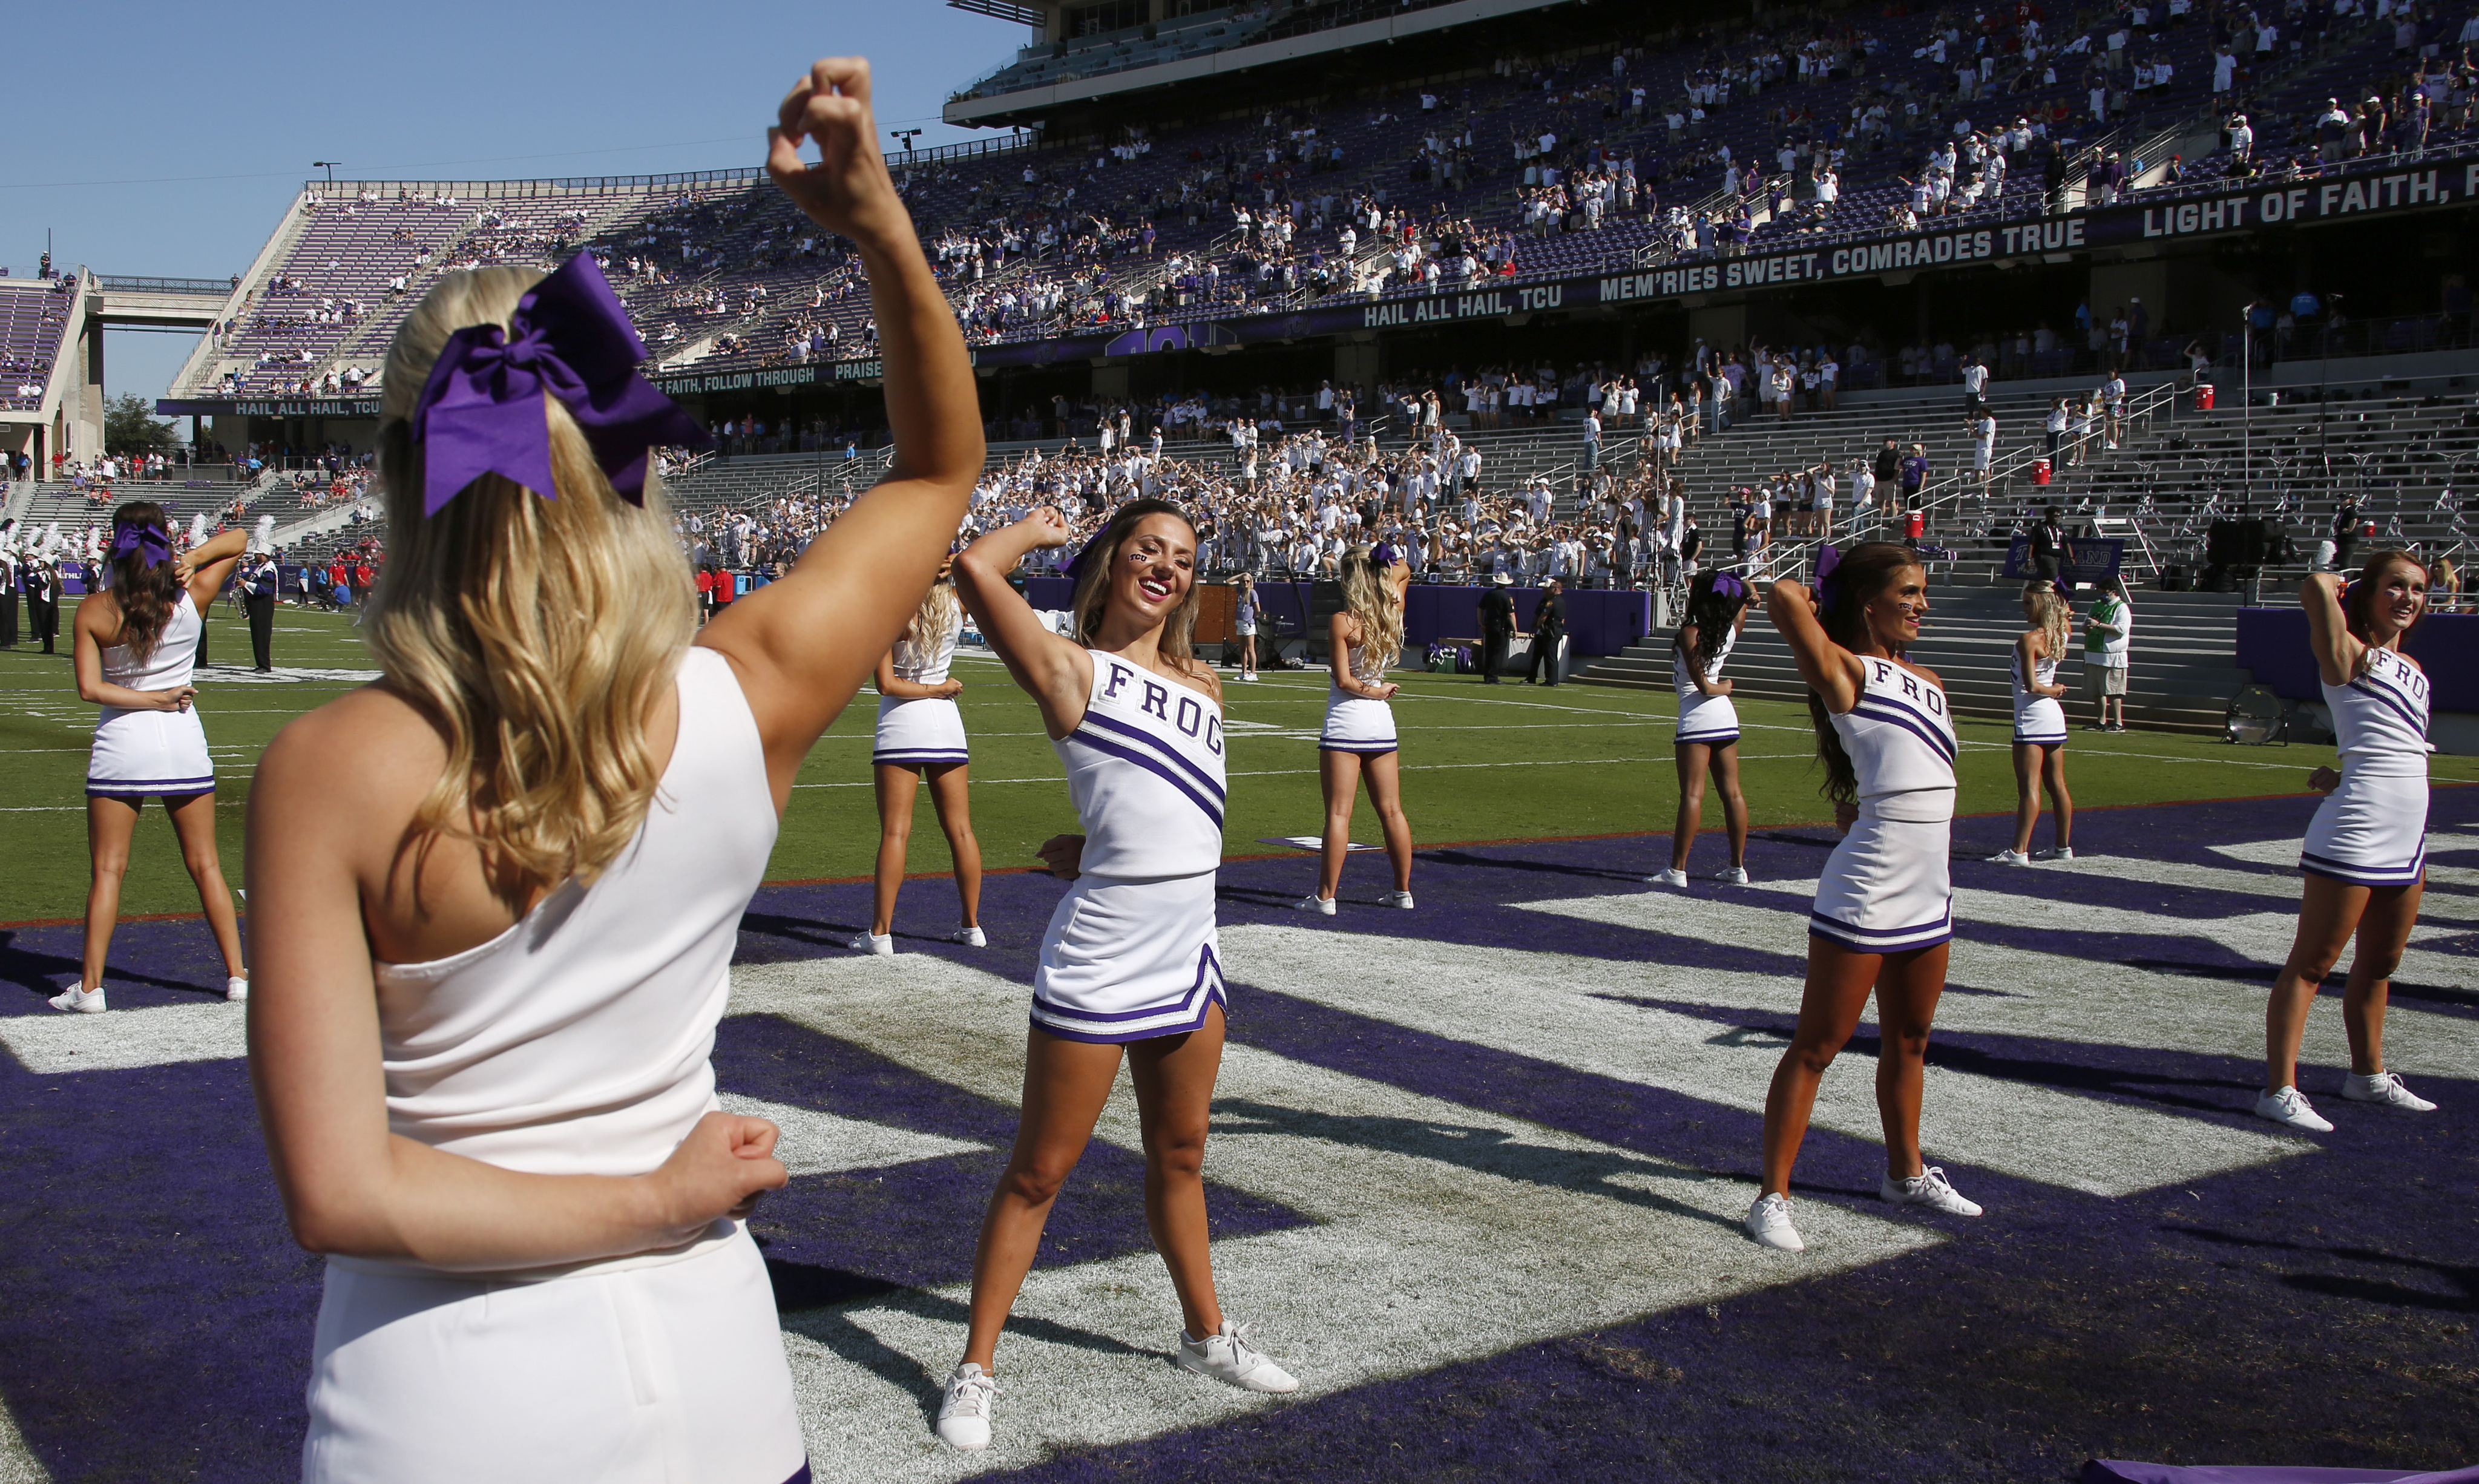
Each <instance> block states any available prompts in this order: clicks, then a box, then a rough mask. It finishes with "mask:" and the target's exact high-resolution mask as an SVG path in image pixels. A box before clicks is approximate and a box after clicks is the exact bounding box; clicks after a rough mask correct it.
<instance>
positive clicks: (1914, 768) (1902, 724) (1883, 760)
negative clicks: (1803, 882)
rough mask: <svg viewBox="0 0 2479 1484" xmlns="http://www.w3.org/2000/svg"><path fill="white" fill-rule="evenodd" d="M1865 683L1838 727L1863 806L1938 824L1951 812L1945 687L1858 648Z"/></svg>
mask: <svg viewBox="0 0 2479 1484" xmlns="http://www.w3.org/2000/svg"><path fill="white" fill-rule="evenodd" d="M1859 663H1860V665H1861V666H1862V667H1863V668H1864V669H1865V670H1866V672H1867V684H1866V686H1865V688H1864V689H1863V690H1862V691H1861V693H1860V696H1859V700H1858V703H1857V704H1855V705H1853V707H1852V708H1851V709H1850V710H1848V711H1845V712H1843V713H1842V714H1841V715H1839V716H1836V717H1834V718H1833V729H1834V731H1835V732H1837V733H1839V734H1840V736H1841V738H1842V750H1843V751H1844V752H1845V753H1847V754H1849V755H1850V757H1851V766H1852V771H1853V773H1855V774H1856V775H1857V776H1858V780H1859V810H1860V812H1861V813H1862V814H1875V815H1876V816H1878V818H1881V819H1892V820H1903V821H1908V822H1911V823H1917V824H1936V823H1941V822H1944V821H1948V820H1951V819H1953V818H1954V791H1955V784H1954V758H1955V737H1954V715H1953V712H1952V711H1951V710H1950V709H1949V708H1948V706H1947V705H1946V700H1945V692H1944V691H1942V690H1940V689H1938V688H1937V687H1936V686H1935V685H1933V684H1931V683H1930V682H1929V681H1928V680H1925V679H1923V678H1920V677H1919V676H1916V675H1914V674H1912V673H1911V672H1910V671H1908V670H1905V669H1904V668H1903V667H1902V666H1900V665H1898V664H1896V663H1894V662H1893V661H1892V660H1890V659H1880V658H1877V657H1875V656H1872V655H1861V656H1860V659H1859Z"/></svg>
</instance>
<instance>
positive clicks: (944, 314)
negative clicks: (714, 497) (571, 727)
mask: <svg viewBox="0 0 2479 1484" xmlns="http://www.w3.org/2000/svg"><path fill="white" fill-rule="evenodd" d="M767 140H768V151H767V158H766V170H767V173H768V174H770V175H772V176H773V177H774V178H775V183H776V185H778V186H779V187H780V188H781V189H782V191H783V193H784V194H786V195H788V196H790V197H791V198H792V199H793V201H794V202H795V203H796V204H798V205H799V206H800V208H801V210H802V211H804V212H805V213H806V214H807V215H808V217H809V219H811V220H812V221H815V222H817V223H818V224H819V225H820V226H823V227H825V228H827V229H828V230H830V231H832V232H840V233H842V234H843V235H844V236H846V237H849V238H851V239H852V241H853V243H854V245H855V246H856V247H857V248H859V250H860V257H861V263H862V266H863V268H864V269H866V270H867V272H868V275H869V293H870V311H871V313H872V315H873V316H875V318H876V319H877V320H878V334H879V351H880V356H881V359H882V363H883V371H884V382H883V386H884V392H885V397H886V417H887V422H888V423H889V425H890V426H892V427H893V428H894V430H895V448H896V455H895V465H894V468H893V469H892V470H890V471H889V472H888V474H887V477H886V479H885V481H884V482H883V483H882V484H880V485H879V486H878V487H877V488H876V489H873V490H871V491H870V492H869V493H868V494H867V495H865V496H863V497H862V498H861V499H858V500H856V501H855V502H854V503H853V506H852V508H851V509H849V510H847V511H845V512H844V513H843V515H842V516H840V517H838V518H837V519H836V521H835V523H834V524H833V525H831V526H829V527H827V529H826V531H825V533H824V534H822V535H820V536H819V537H818V539H817V540H816V541H814V542H811V543H810V545H809V549H808V550H806V551H805V552H804V553H802V556H801V559H800V562H799V563H798V564H797V565H796V566H794V568H793V569H792V574H791V576H787V577H785V578H784V579H783V580H781V581H779V582H775V583H771V584H769V585H768V586H766V587H763V588H760V589H759V590H758V591H756V592H754V593H752V594H751V595H749V596H748V597H747V598H744V599H742V600H740V601H738V602H735V603H733V604H731V606H730V607H728V608H727V609H726V610H725V611H724V612H723V614H722V615H720V616H719V617H717V618H716V619H715V620H714V622H712V623H710V624H708V625H707V626H706V627H705V628H704V630H703V632H702V633H700V634H699V636H698V640H697V642H698V643H699V644H702V645H703V646H705V647H707V648H709V649H713V650H718V651H720V652H722V653H723V654H724V656H725V657H726V658H728V659H729V660H730V661H731V663H732V668H733V669H734V670H735V671H737V672H738V674H739V676H740V679H741V688H742V689H743V691H744V692H746V693H747V695H748V697H749V704H750V709H751V710H752V711H754V713H755V714H756V717H757V729H758V734H759V736H760V737H761V738H762V739H763V740H764V742H765V746H766V776H767V780H768V782H769V783H770V784H771V785H772V787H773V788H774V791H775V806H776V807H777V808H778V809H781V808H782V807H783V806H785V804H786V803H788V802H789V800H790V799H791V788H792V778H793V775H794V774H796V773H797V772H799V771H800V767H801V762H802V759H804V758H805V757H806V756H807V755H808V752H809V748H810V746H811V745H812V744H814V743H815V742H816V741H817V740H818V734H819V733H820V732H822V731H825V730H826V729H827V728H828V727H829V726H830V725H831V724H832V723H833V721H834V719H835V717H836V716H837V715H838V714H840V713H841V712H842V710H843V708H844V706H845V704H847V703H849V702H850V701H851V700H852V698H853V693H854V692H856V691H857V690H859V689H860V682H861V681H862V680H863V679H865V678H868V676H869V675H870V673H871V672H872V671H873V670H875V669H876V668H877V665H878V661H879V659H880V657H881V656H882V655H884V654H885V653H886V652H887V649H888V648H889V647H890V646H891V645H893V644H894V643H895V639H896V636H897V635H898V634H900V633H902V632H903V631H904V626H905V625H906V624H907V623H908V622H910V621H911V617H912V613H913V610H914V609H915V608H917V607H918V606H919V605H920V602H921V595H922V594H924V593H926V592H928V591H929V589H930V582H931V579H932V578H933V577H934V576H936V575H937V571H938V562H939V560H940V558H941V557H943V556H944V555H945V554H946V551H947V548H948V546H949V544H950V543H952V542H953V541H954V540H955V536H956V529H957V527H958V525H961V524H962V523H963V519H964V511H965V508H966V505H967V503H968V502H969V500H970V499H971V496H972V489H973V481H974V480H975V479H976V478H978V477H979V476H980V474H981V472H982V459H983V456H984V445H983V442H982V414H981V397H980V393H979V392H978V391H977V390H976V389H975V387H974V384H973V371H972V365H971V363H970V361H969V360H967V358H966V356H965V354H964V340H963V336H962V334H961V333H960V332H958V329H957V327H956V318H955V315H954V314H953V313H952V312H951V311H950V310H949V309H948V307H947V301H946V299H945V298H944V297H943V296H942V295H941V294H939V292H938V283H937V280H936V279H935V278H933V276H932V275H931V272H930V265H929V263H928V261H927V260H925V259H924V258H923V257H922V255H921V242H920V239H919V237H918V236H916V235H915V233H914V231H913V227H912V219H911V217H910V215H909V214H907V212H906V211H905V209H904V202H903V201H902V199H900V198H899V197H898V196H897V195H896V193H895V182H894V181H893V180H892V179H890V178H889V177H888V175H887V173H886V160H885V158H884V157H883V156H882V155H881V154H880V153H879V150H878V144H877V125H876V123H875V122H874V121H873V120H872V118H871V115H870V107H869V64H868V63H866V62H864V61H862V60H861V59H859V58H857V57H831V58H828V59H827V60H825V61H823V62H820V63H818V64H815V65H814V66H812V67H811V68H810V69H809V72H808V75H807V76H805V77H804V78H802V79H801V81H800V82H799V83H798V84H796V85H795V86H794V87H793V89H792V91H791V92H790V94H789V95H788V96H786V97H785V98H784V100H783V105H782V108H781V110H780V112H779V115H778V122H777V125H776V127H774V128H772V129H769V130H768V131H767ZM805 140H808V141H815V142H816V144H817V146H818V153H819V155H820V159H819V162H818V163H817V164H816V165H805V164H803V162H802V160H801V153H800V146H801V143H802V141H805Z"/></svg>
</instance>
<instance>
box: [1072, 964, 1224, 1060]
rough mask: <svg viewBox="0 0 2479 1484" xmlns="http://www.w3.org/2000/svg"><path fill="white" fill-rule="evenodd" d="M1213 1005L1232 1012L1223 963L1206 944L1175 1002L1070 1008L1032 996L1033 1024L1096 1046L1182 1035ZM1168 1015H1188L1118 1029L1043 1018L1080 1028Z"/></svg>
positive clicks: (1078, 1024) (1203, 1022)
mask: <svg viewBox="0 0 2479 1484" xmlns="http://www.w3.org/2000/svg"><path fill="white" fill-rule="evenodd" d="M1190 1005H1194V1006H1195V1010H1194V1011H1189V1010H1188V1007H1189V1006H1190ZM1212 1005H1220V1006H1222V1007H1223V1013H1224V1014H1225V1015H1228V1014H1229V1013H1230V1012H1231V1011H1230V1005H1231V1001H1230V997H1229V995H1228V993H1227V992H1226V991H1225V990H1224V988H1223V985H1222V963H1221V960H1220V959H1216V958H1214V945H1213V944H1211V943H1208V944H1206V945H1205V947H1204V948H1202V949H1200V950H1199V951H1198V953H1197V956H1196V983H1195V984H1192V985H1188V989H1187V992H1185V993H1183V994H1182V995H1181V996H1180V997H1179V998H1178V999H1177V1000H1176V1001H1173V1002H1170V1003H1167V1004H1163V1005H1152V1006H1146V1007H1144V1008H1142V1009H1139V1010H1119V1011H1081V1010H1070V1009H1068V1008H1066V1007H1064V1006H1062V1005H1060V1004H1059V1003H1057V1002H1056V1001H1052V1000H1045V999H1043V998H1042V996H1041V991H1040V990H1038V989H1036V990H1035V991H1034V995H1033V1023H1034V1024H1035V1025H1037V1026H1039V1027H1041V1028H1042V1029H1043V1030H1045V1031H1048V1032H1049V1033H1050V1034H1052V1035H1053V1036H1063V1037H1065V1038H1066V1039H1068V1040H1073V1041H1088V1042H1092V1043H1094V1044H1097V1045H1104V1044H1118V1043H1124V1042H1127V1041H1143V1040H1151V1039H1153V1038H1154V1037H1155V1036H1185V1035H1187V1034H1188V1032H1190V1031H1193V1030H1196V1029H1197V1028H1199V1027H1201V1026H1203V1025H1204V1024H1205V1011H1206V1008H1207V1007H1208V1006H1212ZM1171 1014H1184V1015H1186V1017H1187V1018H1186V1019H1185V1020H1182V1021H1180V1022H1177V1023H1174V1024H1171V1025H1162V1026H1147V1027H1144V1028H1142V1029H1139V1030H1129V1031H1119V1032H1103V1031H1091V1030H1082V1029H1077V1030H1069V1029H1062V1028H1061V1026H1058V1025H1053V1024H1052V1023H1051V1022H1050V1021H1049V1020H1048V1019H1046V1018H1044V1017H1045V1016H1051V1015H1055V1016H1057V1017H1059V1018H1060V1019H1061V1020H1062V1021H1066V1022H1070V1023H1071V1024H1074V1025H1077V1026H1080V1027H1081V1026H1093V1025H1112V1024H1117V1025H1125V1024H1129V1023H1131V1022H1134V1021H1138V1020H1147V1019H1153V1018H1156V1017H1159V1016H1162V1015H1171Z"/></svg>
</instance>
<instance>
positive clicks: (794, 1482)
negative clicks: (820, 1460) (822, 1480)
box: [783, 1458, 810, 1484]
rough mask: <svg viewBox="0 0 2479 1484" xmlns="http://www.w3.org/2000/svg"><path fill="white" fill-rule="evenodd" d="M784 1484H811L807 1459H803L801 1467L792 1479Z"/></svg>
mask: <svg viewBox="0 0 2479 1484" xmlns="http://www.w3.org/2000/svg"><path fill="white" fill-rule="evenodd" d="M783 1484H810V1480H809V1461H808V1460H807V1459H805V1458H804V1459H802V1460H801V1467H800V1468H799V1469H798V1470H797V1471H794V1473H793V1474H792V1476H791V1477H790V1478H788V1479H785V1480H784V1481H783Z"/></svg>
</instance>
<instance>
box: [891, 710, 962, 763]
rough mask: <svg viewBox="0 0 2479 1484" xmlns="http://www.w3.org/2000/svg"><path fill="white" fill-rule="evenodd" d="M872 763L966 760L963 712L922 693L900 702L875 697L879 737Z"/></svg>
mask: <svg viewBox="0 0 2479 1484" xmlns="http://www.w3.org/2000/svg"><path fill="white" fill-rule="evenodd" d="M869 760H870V761H871V762H873V763H881V762H891V763H897V764H900V765H904V766H907V767H909V766H917V765H919V764H921V763H926V762H969V761H971V760H972V755H971V752H970V750H969V749H968V748H967V747H966V745H965V742H964V713H963V710H962V708H960V707H958V705H957V704H956V703H954V702H953V701H949V700H946V699H944V698H942V697H935V696H924V697H922V698H920V699H918V700H914V701H899V700H897V699H896V698H895V697H893V696H881V697H879V698H878V739H877V742H876V744H875V745H874V746H872V747H871V749H870V754H869Z"/></svg>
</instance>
